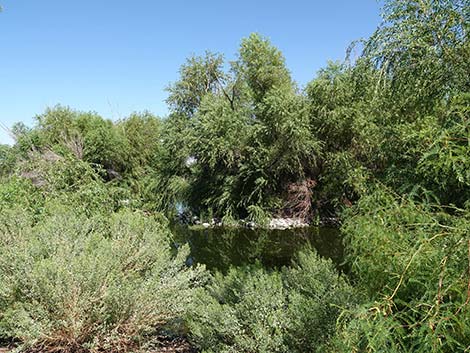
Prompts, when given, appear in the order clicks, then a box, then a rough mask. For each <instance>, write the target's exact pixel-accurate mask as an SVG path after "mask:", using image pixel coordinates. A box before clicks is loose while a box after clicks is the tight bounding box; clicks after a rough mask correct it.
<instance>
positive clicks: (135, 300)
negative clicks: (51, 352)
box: [0, 206, 203, 352]
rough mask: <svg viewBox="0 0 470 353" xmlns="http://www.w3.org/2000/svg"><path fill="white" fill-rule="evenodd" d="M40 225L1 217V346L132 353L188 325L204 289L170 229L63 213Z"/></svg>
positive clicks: (17, 216) (126, 217) (123, 215)
mask: <svg viewBox="0 0 470 353" xmlns="http://www.w3.org/2000/svg"><path fill="white" fill-rule="evenodd" d="M50 211H51V215H50V216H49V217H46V218H44V219H43V220H41V221H40V222H39V223H37V224H34V223H33V221H32V218H31V217H30V215H29V214H28V213H23V212H21V210H19V209H15V210H12V211H11V212H4V213H2V215H1V216H0V217H1V219H0V283H1V286H0V288H1V289H0V337H13V338H16V339H19V340H20V341H21V342H22V343H23V344H24V346H29V347H33V348H34V349H39V350H41V349H43V350H46V349H47V348H49V347H51V348H54V349H57V347H62V348H61V349H62V351H69V352H72V351H73V352H76V351H91V352H95V351H126V350H128V349H130V348H133V349H138V348H139V347H140V346H141V345H142V343H143V338H144V336H145V335H148V334H151V333H154V332H157V331H158V330H160V329H162V328H163V327H165V325H167V324H169V323H171V322H172V321H174V320H178V318H179V317H181V316H182V315H183V314H184V312H185V309H186V307H187V306H188V304H189V302H190V301H191V298H192V296H193V292H194V288H195V287H197V286H199V284H200V283H201V282H200V281H201V275H202V273H203V270H202V268H200V267H194V268H188V267H187V266H186V265H185V260H186V257H187V255H188V249H187V248H182V249H180V251H178V254H177V255H176V256H174V255H173V252H174V251H173V250H172V249H171V247H170V243H169V237H170V233H169V232H168V230H167V229H166V227H165V226H162V225H161V224H160V223H159V222H157V221H155V220H153V219H152V218H150V217H146V216H143V215H142V214H140V213H132V212H130V211H124V212H120V213H117V214H113V215H110V217H109V218H105V217H102V216H101V217H95V218H93V217H91V218H89V217H86V216H84V215H83V214H80V213H78V212H77V211H72V210H70V209H64V207H63V206H62V207H57V208H56V209H54V210H50Z"/></svg>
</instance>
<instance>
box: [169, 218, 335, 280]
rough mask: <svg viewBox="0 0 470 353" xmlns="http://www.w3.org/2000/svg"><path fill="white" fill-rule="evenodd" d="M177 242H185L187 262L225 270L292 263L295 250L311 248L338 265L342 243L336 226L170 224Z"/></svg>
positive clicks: (296, 251) (279, 265)
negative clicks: (247, 226) (281, 228)
mask: <svg viewBox="0 0 470 353" xmlns="http://www.w3.org/2000/svg"><path fill="white" fill-rule="evenodd" d="M172 232H173V234H174V237H175V242H176V243H180V244H181V243H188V244H189V246H190V248H191V254H190V258H189V259H188V262H189V264H191V263H201V264H205V265H206V267H207V268H208V269H210V270H220V271H225V270H227V269H228V268H229V267H230V265H234V266H240V265H245V264H251V263H255V262H256V261H257V260H259V261H260V262H261V263H262V264H263V265H264V266H266V267H268V268H274V267H281V266H284V265H289V264H291V260H292V259H293V258H294V257H295V255H296V254H297V253H298V251H300V250H302V249H305V248H306V247H309V246H311V247H313V248H315V249H316V251H317V252H318V253H319V254H320V255H321V256H323V257H326V258H330V259H332V260H333V262H334V263H335V264H336V266H337V267H338V268H341V265H340V264H341V262H342V261H343V245H342V242H341V236H340V232H339V230H338V229H337V228H329V227H308V228H297V229H287V230H271V229H247V228H223V227H217V228H189V227H187V226H182V225H173V226H172Z"/></svg>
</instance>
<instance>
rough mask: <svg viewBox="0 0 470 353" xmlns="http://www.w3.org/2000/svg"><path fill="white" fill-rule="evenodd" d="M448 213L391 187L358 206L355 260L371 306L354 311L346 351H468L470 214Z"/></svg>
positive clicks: (353, 224) (348, 232)
mask: <svg viewBox="0 0 470 353" xmlns="http://www.w3.org/2000/svg"><path fill="white" fill-rule="evenodd" d="M447 211H451V214H449V213H448V212H444V211H443V210H442V209H441V208H439V207H437V206H430V205H429V204H426V205H423V204H420V203H415V202H413V201H412V200H411V199H409V198H406V197H399V196H397V195H393V194H391V193H390V191H389V190H384V189H383V188H379V189H378V190H376V191H375V192H374V193H372V194H370V195H368V196H364V197H363V198H362V199H361V200H360V201H359V203H358V205H357V206H356V207H355V208H353V210H352V211H351V213H350V214H349V217H348V218H347V221H346V222H345V224H344V227H343V231H344V233H345V236H346V252H347V259H348V262H349V263H350V264H351V267H352V272H353V276H354V277H355V279H356V281H357V285H358V287H360V288H362V289H363V290H364V291H366V292H367V293H368V296H369V300H370V302H371V304H367V305H364V306H363V307H362V308H361V309H359V310H358V311H355V312H353V313H351V314H352V317H353V318H354V319H353V320H352V321H349V322H348V323H347V324H345V328H344V331H343V332H342V337H343V338H342V339H341V341H342V342H343V343H344V342H347V343H346V347H347V348H346V349H345V351H348V352H350V351H360V352H376V351H384V352H396V351H398V352H408V351H410V352H411V351H412V352H465V351H468V347H469V345H470V321H469V320H468V318H469V317H470V316H469V315H470V311H469V306H468V303H469V300H470V299H469V298H470V293H469V292H468V290H469V288H470V287H469V286H470V272H469V271H470V270H469V269H470V237H469V234H470V214H469V212H468V210H466V211H465V210H459V209H456V208H451V207H448V208H447ZM346 316H347V315H346Z"/></svg>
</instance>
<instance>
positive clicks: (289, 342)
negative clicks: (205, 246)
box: [188, 251, 356, 353]
mask: <svg viewBox="0 0 470 353" xmlns="http://www.w3.org/2000/svg"><path fill="white" fill-rule="evenodd" d="M355 302H356V295H355V293H354V290H353V289H352V287H351V286H350V285H349V284H348V283H347V281H346V280H345V279H344V278H343V277H342V276H340V275H339V274H338V273H337V271H336V269H335V268H334V267H333V265H332V263H331V261H329V260H324V259H321V258H319V257H318V255H317V254H316V253H314V252H312V251H307V252H303V253H301V254H300V255H299V258H298V261H297V262H296V263H295V264H294V265H293V266H292V268H284V269H283V270H282V271H268V270H265V269H263V268H262V267H261V266H260V265H252V266H246V267H241V268H235V267H233V268H231V269H230V270H229V272H228V274H227V275H226V276H222V275H221V274H216V275H215V276H214V278H213V280H212V283H211V284H210V285H208V286H207V287H206V289H205V290H204V291H201V292H200V293H199V296H198V297H197V299H196V301H195V302H194V303H193V305H194V307H193V309H192V310H191V311H190V315H189V318H188V323H189V328H190V332H191V335H192V338H193V341H194V343H195V344H196V345H197V346H199V347H200V348H201V349H202V350H203V351H204V352H260V353H261V352H266V353H267V352H324V351H325V349H327V348H328V342H329V340H330V338H331V337H332V336H334V333H335V327H336V320H337V318H338V316H339V314H340V312H341V311H342V310H343V309H348V308H351V307H352V305H353V303H355Z"/></svg>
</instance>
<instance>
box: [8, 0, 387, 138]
mask: <svg viewBox="0 0 470 353" xmlns="http://www.w3.org/2000/svg"><path fill="white" fill-rule="evenodd" d="M0 4H1V5H2V7H3V12H2V13H0V47H1V49H0V53H1V54H0V122H2V123H3V124H6V125H8V126H10V125H11V124H12V123H14V122H17V121H23V122H24V123H26V124H27V125H32V123H33V119H32V118H33V117H34V116H35V115H37V114H39V113H41V112H43V111H44V110H45V108H46V107H48V106H54V105H56V104H58V103H60V104H62V105H68V106H70V107H72V108H74V109H78V110H86V111H88V110H93V111H96V112H98V113H99V114H101V115H102V116H103V117H106V118H110V119H119V118H123V117H125V116H127V115H129V114H130V113H131V112H133V111H142V110H149V111H151V112H153V113H155V114H157V115H160V116H164V115H165V114H166V112H167V109H166V105H165V103H164V100H165V98H166V92H165V87H166V86H167V85H168V83H170V82H171V81H175V80H176V79H177V78H178V69H179V66H180V65H181V64H182V63H183V62H184V61H185V59H186V58H187V57H188V56H190V55H191V54H200V53H203V52H204V51H205V50H206V49H209V50H211V51H216V52H220V53H223V54H224V55H225V57H226V58H227V59H233V58H234V56H235V54H236V51H237V49H238V46H239V44H240V40H241V39H242V38H243V37H246V36H248V35H249V34H250V33H251V32H258V33H260V34H262V35H265V36H267V37H268V38H270V39H271V41H272V42H273V43H274V44H275V45H276V46H277V47H278V48H280V49H281V50H282V52H283V53H284V56H285V57H286V61H287V65H288V67H289V69H290V70H291V72H292V76H293V77H294V79H295V80H296V81H297V82H299V84H301V85H304V84H305V83H307V82H308V81H309V80H311V79H312V78H313V77H314V76H315V73H316V71H317V70H318V69H319V68H321V67H322V66H324V65H325V63H326V62H327V60H338V59H340V60H341V59H343V58H344V56H345V50H346V47H347V46H348V45H349V43H350V42H351V41H353V40H355V39H358V38H361V37H367V36H369V35H370V34H371V33H372V32H373V31H374V29H375V28H376V26H377V25H378V24H379V22H380V17H379V10H380V3H378V2H377V1H376V0H356V1H352V0H328V1H320V0H317V1H313V0H290V1H276V0H261V1H258V0H251V1H250V0H238V1H224V0H218V1H216V0H210V1H209V0H200V1H190V0H187V1H182V0H172V1H158V0H135V1H122V0H81V1H68V0H67V1H64V0H45V1H38V0H0ZM9 142H11V140H9V139H8V137H7V135H6V134H5V133H4V132H3V131H1V130H0V143H9Z"/></svg>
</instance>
